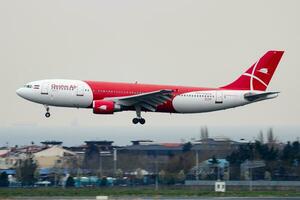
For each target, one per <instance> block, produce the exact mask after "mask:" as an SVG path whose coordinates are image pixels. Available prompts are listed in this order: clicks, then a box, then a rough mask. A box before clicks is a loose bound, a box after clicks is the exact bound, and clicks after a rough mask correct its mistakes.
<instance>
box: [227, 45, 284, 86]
mask: <svg viewBox="0 0 300 200" xmlns="http://www.w3.org/2000/svg"><path fill="white" fill-rule="evenodd" d="M283 53H284V51H268V52H267V53H266V54H265V55H263V56H262V57H261V58H260V59H259V60H258V61H257V62H256V63H254V64H253V65H252V66H251V67H250V68H249V69H248V70H247V71H246V72H245V73H244V74H242V76H240V77H239V78H238V79H237V80H235V81H234V82H232V83H230V84H229V85H226V86H224V87H222V88H224V89H231V90H260V91H265V90H266V89H267V87H268V85H269V83H270V81H271V79H272V76H273V74H274V72H275V70H276V68H277V65H278V63H279V61H280V59H281V57H282V55H283Z"/></svg>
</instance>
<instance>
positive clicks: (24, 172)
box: [16, 157, 37, 186]
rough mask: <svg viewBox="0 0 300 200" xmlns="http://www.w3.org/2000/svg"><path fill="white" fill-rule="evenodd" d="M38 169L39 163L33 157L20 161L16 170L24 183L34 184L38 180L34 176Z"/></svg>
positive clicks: (27, 184)
mask: <svg viewBox="0 0 300 200" xmlns="http://www.w3.org/2000/svg"><path fill="white" fill-rule="evenodd" d="M36 169H37V165H36V163H35V162H34V160H33V159H32V158H31V157H30V158H27V159H25V160H21V161H20V163H19V165H18V167H17V169H16V171H17V177H18V179H19V181H21V183H22V185H24V186H32V185H33V184H34V182H35V181H36V179H35V176H34V175H35V171H36Z"/></svg>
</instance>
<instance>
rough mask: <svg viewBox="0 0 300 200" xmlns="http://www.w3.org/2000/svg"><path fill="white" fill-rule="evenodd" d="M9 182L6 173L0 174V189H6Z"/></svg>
mask: <svg viewBox="0 0 300 200" xmlns="http://www.w3.org/2000/svg"><path fill="white" fill-rule="evenodd" d="M8 186H9V181H8V175H7V173H6V172H2V173H1V174H0V187H8Z"/></svg>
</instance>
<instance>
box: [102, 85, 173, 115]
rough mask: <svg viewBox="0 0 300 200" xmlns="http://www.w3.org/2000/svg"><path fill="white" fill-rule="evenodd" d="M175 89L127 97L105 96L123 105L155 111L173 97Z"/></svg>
mask: <svg viewBox="0 0 300 200" xmlns="http://www.w3.org/2000/svg"><path fill="white" fill-rule="evenodd" d="M172 93H173V90H167V89H166V90H158V91H154V92H148V93H143V94H137V95H132V96H125V97H114V98H105V100H113V101H114V102H115V103H117V104H119V105H123V106H134V107H140V108H145V109H147V110H150V111H155V110H156V108H157V106H159V105H161V104H163V103H165V102H167V101H169V100H171V99H172Z"/></svg>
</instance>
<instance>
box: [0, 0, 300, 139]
mask: <svg viewBox="0 0 300 200" xmlns="http://www.w3.org/2000/svg"><path fill="white" fill-rule="evenodd" d="M299 8H300V1H298V0H294V1H292V0H286V1H282V0H264V1H262V0H251V1H250V0H249V1H241V0H227V1H217V0H207V1H199V0H195V1H191V0H182V1H176V0H170V1H165V0H159V1H155V0H150V1H140V0H136V1H124V0H120V1H100V0H95V1H78V0H67V1H64V0H45V1H40V0H35V1H33V0H27V1H22V0H19V1H16V0H6V1H5V0H0V25H1V26H0V69H1V78H0V85H1V87H0V88H1V98H0V102H1V104H0V111H1V115H0V123H1V124H0V129H1V128H2V129H1V130H2V131H1V130H0V134H2V136H3V135H4V134H6V133H7V132H9V130H16V129H15V128H14V127H20V126H21V127H22V126H26V127H41V130H43V127H45V128H55V127H63V128H62V130H64V131H66V130H68V128H70V129H69V132H70V130H73V129H71V127H74V126H75V127H98V128H101V127H106V129H105V130H106V131H108V132H109V130H116V128H118V129H126V133H125V132H124V134H125V136H127V135H128V138H130V137H134V136H135V135H137V134H143V132H151V131H153V132H154V131H155V132H157V130H158V129H157V127H161V128H162V129H163V130H165V131H167V132H168V131H169V132H171V131H172V130H175V129H178V127H181V128H182V129H184V128H183V127H189V126H191V127H200V126H202V125H208V126H224V127H230V126H237V125H239V126H245V127H253V126H260V127H272V126H284V127H288V126H293V127H295V126H296V127H297V126H298V124H299V119H300V117H299V113H300V104H299V99H300V91H299V86H300V78H299V74H300V56H299V55H300V54H299V53H300V51H299V48H300V12H299ZM270 49H277V50H284V51H285V54H284V56H283V58H282V61H281V62H280V65H279V67H278V69H277V71H276V73H275V75H274V77H273V79H272V81H271V83H270V85H269V88H268V90H272V91H281V92H282V93H281V94H280V95H279V97H278V98H276V99H273V100H269V101H264V102H260V103H256V104H252V105H248V106H245V107H240V108H235V109H231V110H226V111H220V112H212V113H204V114H191V115H181V114H172V115H170V114H160V113H146V114H144V115H143V116H144V117H145V118H146V120H147V123H146V125H144V127H140V126H138V127H137V126H136V125H132V124H131V119H132V118H133V117H134V116H135V113H134V112H123V113H116V114H115V115H112V116H107V115H105V116H101V115H93V114H92V110H85V109H81V110H77V109H69V108H51V112H52V116H51V118H50V119H45V117H44V113H45V110H44V108H43V106H41V105H38V104H34V103H31V102H28V101H25V100H24V99H21V98H20V97H18V96H17V95H16V93H15V90H16V89H17V88H18V87H21V86H22V85H24V84H25V83H27V82H29V81H32V80H40V79H47V78H67V79H80V80H102V81H122V82H134V81H138V82H141V83H155V84H176V85H178V84H179V85H190V86H208V87H218V86H222V85H225V84H227V83H229V82H231V81H233V80H234V79H235V78H236V77H238V76H239V75H240V74H241V73H242V72H244V71H245V70H246V69H247V68H248V67H249V66H250V65H251V64H253V63H254V62H255V61H256V60H257V59H258V58H259V57H260V56H262V55H263V54H264V53H265V52H266V51H268V50H270ZM10 128H11V129H10ZM110 128H111V129H110ZM4 129H5V131H3V130H4ZM39 130H40V129H39ZM137 130H139V131H137ZM195 130H196V129H195ZM197 131H198V129H197ZM197 131H196V132H197ZM40 132H41V133H40V134H46V132H45V133H43V132H42V131H40ZM183 132H184V131H183ZM191 132H193V131H192V130H191ZM130 133H134V134H131V135H130ZM47 134H48V133H47ZM76 134H84V133H83V132H78V133H74V135H76ZM99 134H101V133H99ZM113 134H115V135H118V133H117V131H114V133H113ZM159 134H161V133H159ZM192 134H198V133H192ZM255 134H256V133H255ZM279 134H280V133H279ZM100 136H101V135H100ZM150 136H151V135H149V137H150ZM122 137H124V136H122ZM179 137H185V133H182V134H181V135H180V136H178V138H179ZM125 138H126V137H125ZM103 139H106V138H105V136H103ZM158 139H159V138H158ZM170 139H171V138H170ZM12 140H13V139H12Z"/></svg>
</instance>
